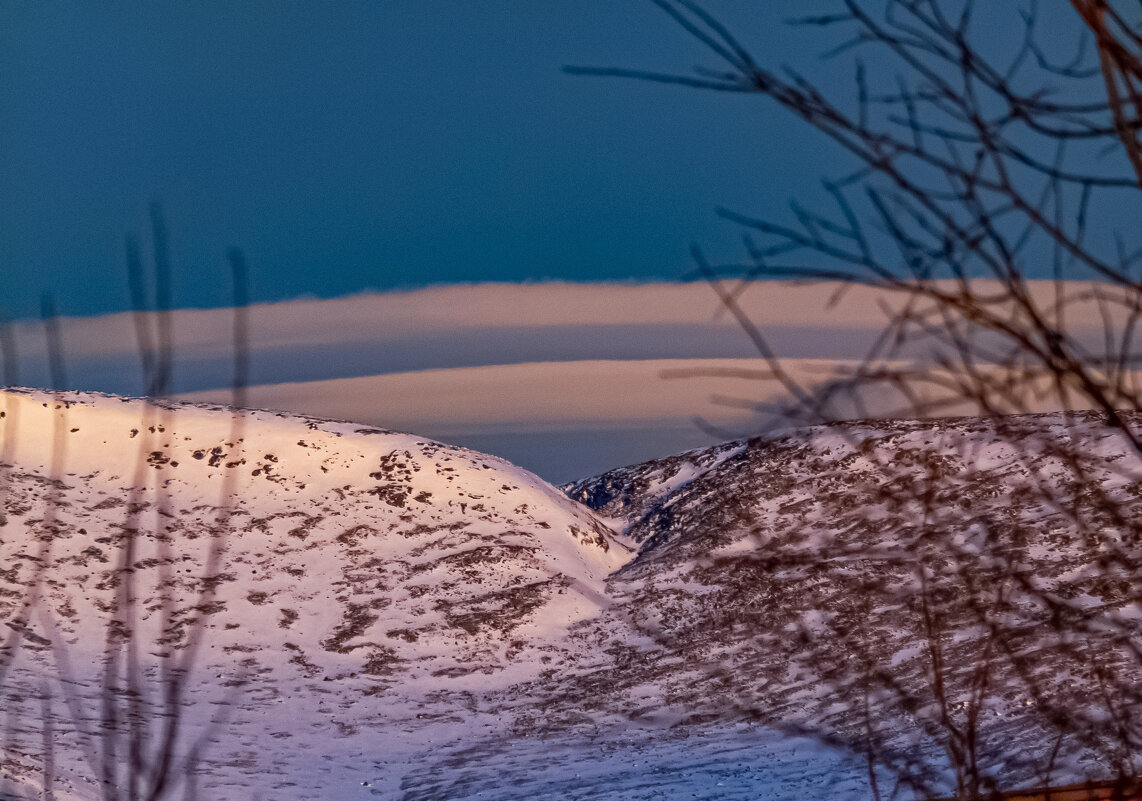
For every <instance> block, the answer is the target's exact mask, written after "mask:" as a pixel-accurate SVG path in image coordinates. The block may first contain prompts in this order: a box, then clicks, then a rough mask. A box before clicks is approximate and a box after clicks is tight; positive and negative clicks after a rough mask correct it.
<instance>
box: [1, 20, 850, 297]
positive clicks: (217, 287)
mask: <svg viewBox="0 0 1142 801" xmlns="http://www.w3.org/2000/svg"><path fill="white" fill-rule="evenodd" d="M711 5H712V6H713V7H715V8H717V10H721V11H724V12H725V13H726V14H727V16H728V17H730V18H731V19H733V18H735V17H736V18H737V22H739V23H740V24H741V26H742V27H743V29H744V31H745V32H747V33H749V34H750V35H751V36H752V37H754V38H761V39H762V40H764V41H766V42H767V46H772V45H780V46H781V47H783V48H784V47H786V45H787V44H788V41H787V39H785V38H784V37H774V36H772V35H770V34H769V31H770V29H771V28H772V27H773V26H776V25H779V21H780V19H781V16H782V14H781V13H780V12H779V11H778V10H776V9H775V10H772V11H768V12H764V11H763V12H762V13H761V14H758V13H757V9H752V10H751V13H750V14H749V15H743V14H741V9H740V7H739V8H738V9H736V11H737V13H736V14H735V13H733V12H734V10H735V9H734V4H730V3H713V4H711ZM721 6H724V8H720V7H721ZM782 53H785V54H786V55H792V53H791V52H787V51H785V50H783V51H782ZM699 58H700V54H699V53H698V52H697V50H696V48H695V46H694V45H693V43H692V42H690V41H689V40H688V38H687V36H686V35H685V34H684V33H683V32H682V31H681V30H680V29H678V28H677V26H675V25H674V24H673V23H672V22H671V21H670V20H669V18H667V17H666V16H665V15H664V14H662V13H661V12H660V11H658V10H657V9H656V8H654V7H653V5H651V4H650V3H649V2H647V3H640V2H632V3H598V2H590V3H581V2H570V1H569V0H568V1H563V0H560V1H556V0H545V1H544V2H535V3H532V2H528V3H523V2H515V3H479V4H474V3H467V2H459V1H455V2H451V1H446V0H427V2H426V1H425V0H417V1H416V2H410V1H407V0H398V1H397V2H385V3H371V2H339V3H320V4H307V3H284V4H283V3H269V2H242V3H229V2H226V3H222V2H212V1H211V0H205V1H204V2H195V3H189V4H185V3H184V4H171V3H143V2H124V3H117V4H115V5H114V6H107V5H90V4H79V3H71V2H62V3H58V4H57V3H52V4H45V3H36V2H11V3H5V4H3V5H2V6H0V219H3V221H4V223H3V224H2V225H0V259H2V266H3V273H4V279H5V280H4V283H5V291H4V305H5V306H6V309H5V311H6V312H7V314H8V316H10V317H14V318H21V317H28V316H34V315H36V314H38V313H39V304H40V297H41V295H42V294H43V293H45V292H51V293H53V294H54V296H55V298H56V301H57V304H58V306H59V309H60V311H61V313H65V314H80V315H89V314H97V313H105V312H114V311H118V310H121V309H124V308H126V307H127V306H128V303H129V300H128V288H127V280H126V271H125V267H124V255H123V254H124V238H125V236H126V235H127V234H128V233H136V234H139V235H140V237H141V238H142V239H143V242H144V243H146V241H147V231H148V226H149V222H148V206H149V204H150V203H151V202H152V201H154V200H157V201H159V202H160V203H161V204H162V207H163V209H164V213H165V217H166V219H167V224H168V227H169V229H170V241H171V251H172V256H173V260H174V267H175V273H174V305H176V306H191V307H210V306H220V305H227V304H229V303H230V300H231V298H230V294H229V288H228V286H229V278H228V273H227V267H226V259H225V252H226V249H227V248H228V247H231V246H240V247H241V248H243V250H244V251H245V253H246V255H247V258H248V260H249V262H250V264H251V291H252V293H253V299H254V300H256V301H258V300H262V301H274V300H282V299H287V298H293V297H298V296H303V295H313V296H318V297H334V296H339V295H343V294H347V293H352V292H357V291H362V290H366V289H381V290H383V289H390V288H394V287H415V286H424V285H430V284H436V283H450V282H468V281H487V280H495V281H522V280H541V279H545V278H560V279H566V280H576V281H588V280H591V281H593V280H608V279H630V278H635V279H651V278H667V279H675V278H677V277H679V276H680V275H682V274H683V273H685V272H687V271H688V270H690V269H691V265H690V264H689V262H688V256H687V248H688V244H689V242H690V241H691V240H695V239H708V238H712V237H713V236H714V235H715V234H716V233H717V232H718V231H719V230H722V229H727V228H730V227H731V226H729V225H728V224H726V223H719V222H718V221H717V220H716V219H715V217H714V214H713V208H714V206H715V204H717V203H725V204H729V205H738V206H745V205H747V201H748V200H749V199H750V198H752V197H755V196H756V194H757V193H758V188H759V186H763V185H765V184H766V183H769V182H771V181H772V182H775V183H777V184H790V183H791V182H792V178H793V176H795V175H796V174H798V173H800V172H805V171H811V172H814V173H817V172H820V171H821V170H822V169H829V168H832V167H834V166H835V164H831V163H829V162H828V160H827V159H822V158H821V157H820V156H819V154H816V153H808V152H804V151H801V152H780V151H779V150H777V149H776V145H777V143H778V141H779V137H775V136H773V135H771V134H770V133H768V132H767V127H768V126H767V114H768V113H769V112H771V111H772V110H771V109H770V110H768V111H767V110H765V109H763V108H761V106H760V104H759V103H757V102H756V101H754V102H748V101H744V100H743V99H742V98H732V99H730V100H729V102H727V99H726V98H725V97H721V98H716V97H712V96H708V95H703V94H701V93H696V92H694V93H688V94H687V95H686V97H684V98H683V97H681V96H680V93H679V92H678V91H677V90H672V89H670V88H669V87H660V86H652V85H649V84H636V83H634V82H624V81H607V80H600V79H591V78H583V77H574V76H571V75H567V74H565V73H563V72H562V67H563V66H564V65H567V64H612V63H628V64H657V65H658V66H660V67H663V68H669V67H675V66H679V65H681V66H682V67H683V68H688V66H689V63H690V62H691V61H697V60H699ZM747 132H749V133H747ZM759 146H760V147H759ZM771 150H772V151H773V152H772V157H771V156H770V155H769V153H770V151H771ZM144 249H145V248H144Z"/></svg>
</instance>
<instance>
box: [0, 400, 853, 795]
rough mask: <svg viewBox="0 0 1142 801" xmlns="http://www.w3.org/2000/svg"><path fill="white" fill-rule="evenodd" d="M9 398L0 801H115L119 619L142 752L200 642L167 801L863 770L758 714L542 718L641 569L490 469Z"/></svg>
mask: <svg viewBox="0 0 1142 801" xmlns="http://www.w3.org/2000/svg"><path fill="white" fill-rule="evenodd" d="M0 411H2V413H3V416H2V417H0V441H2V448H3V458H2V459H0V461H2V462H3V464H4V468H3V476H2V479H3V485H2V488H0V491H2V493H3V496H2V497H3V500H4V507H5V508H4V518H3V523H4V525H3V526H0V617H2V618H3V619H4V620H5V621H6V622H7V625H8V629H7V630H5V634H6V635H7V636H8V639H7V640H6V641H5V646H6V647H5V654H6V655H12V654H14V660H13V661H12V663H11V669H10V670H9V671H8V672H7V674H6V675H4V676H3V677H2V678H0V696H2V697H3V701H2V705H3V714H0V726H3V727H4V733H3V735H2V738H3V740H2V748H3V754H4V759H3V762H2V763H0V797H3V798H40V797H47V796H48V795H49V794H50V796H51V797H53V798H55V799H56V800H57V801H87V800H88V799H96V798H102V797H103V796H102V793H101V790H100V783H101V778H100V777H101V774H100V760H101V758H102V751H101V750H100V749H101V748H105V747H106V744H107V742H108V738H106V737H103V738H101V737H98V736H96V732H100V731H105V730H106V721H105V720H103V719H102V718H101V716H102V715H104V714H105V707H104V706H103V702H104V701H105V700H106V698H107V697H108V694H109V693H110V694H111V695H112V696H114V697H116V698H118V699H120V700H122V699H124V698H126V697H127V696H126V695H125V694H124V692H123V690H124V687H123V683H122V681H118V682H115V681H113V682H111V683H110V685H108V684H106V683H105V681H106V680H105V677H104V674H103V669H104V664H105V660H106V653H107V651H106V648H107V646H106V643H107V640H108V637H109V631H110V629H109V628H108V623H109V621H110V620H112V619H118V620H120V621H122V628H123V629H129V630H131V632H132V636H133V642H135V643H137V644H138V646H139V654H138V672H137V675H138V680H139V688H138V689H139V692H140V695H139V698H140V699H141V701H140V704H141V706H140V707H139V711H140V713H141V719H142V720H143V725H144V726H145V727H146V728H145V732H146V735H145V737H144V739H143V748H144V751H145V755H146V759H147V760H149V763H148V764H153V763H154V762H155V761H156V760H157V759H158V754H159V753H160V749H159V748H158V745H157V744H158V743H159V742H160V740H161V735H162V734H163V732H164V726H165V725H166V724H167V723H168V722H169V719H170V716H169V708H168V707H166V706H164V704H163V702H162V695H161V692H162V688H163V686H164V676H165V675H166V673H165V672H164V671H165V670H166V669H167V668H169V667H170V666H171V665H173V664H182V663H181V662H179V661H178V660H181V659H185V658H186V656H187V654H188V652H189V650H190V649H189V648H188V646H187V643H188V641H191V640H193V639H194V638H195V637H197V636H198V635H199V634H201V642H200V644H199V645H198V646H197V651H196V654H197V656H196V658H195V659H194V661H193V663H192V664H191V666H190V672H189V676H190V678H189V682H188V684H187V686H186V690H185V694H184V697H182V698H180V701H179V705H178V707H179V709H180V710H181V711H182V715H183V717H182V719H181V723H180V729H179V736H178V738H177V740H176V746H175V748H174V750H173V757H174V760H175V771H174V773H175V777H176V778H175V781H174V783H173V786H172V787H171V795H170V797H179V798H181V797H183V793H184V791H190V790H194V791H195V792H196V793H197V795H196V797H199V798H209V799H217V800H218V801H226V799H235V800H238V799H242V800H243V801H244V800H245V799H258V798H264V799H270V798H273V799H294V798H296V799H330V800H331V801H332V800H334V799H337V800H339V799H345V798H356V797H380V798H391V799H437V798H477V797H481V798H503V799H508V798H521V799H522V798H545V797H551V798H554V797H560V798H600V799H605V798H624V799H625V798H739V797H740V798H746V797H755V796H756V793H757V790H758V788H759V787H762V786H764V787H767V788H773V787H786V788H787V790H788V792H786V791H780V792H776V795H775V796H774V797H781V795H782V793H783V792H784V793H785V796H786V797H790V798H792V797H796V796H797V794H798V792H799V788H801V787H802V785H803V783H804V780H805V776H811V777H817V779H818V780H819V781H823V782H825V783H826V784H828V785H829V786H833V785H834V784H835V783H836V782H838V781H840V782H842V783H844V782H846V781H849V779H847V778H846V777H847V776H849V775H850V774H851V773H852V771H851V770H849V769H848V768H846V767H845V765H846V763H845V761H844V759H843V758H842V757H841V756H839V755H837V754H835V753H833V752H831V751H828V750H827V749H824V748H822V747H820V746H817V745H814V744H812V743H810V742H808V741H797V740H790V739H789V738H786V737H784V736H783V735H780V734H778V733H776V732H774V731H772V730H770V729H767V728H765V727H762V726H756V725H754V726H746V727H745V728H741V727H739V728H738V729H734V728H733V727H729V728H727V727H724V726H708V727H704V728H703V727H691V728H688V729H685V730H679V729H676V728H672V727H671V726H670V724H671V723H672V722H673V721H672V720H671V719H669V718H668V717H667V718H663V719H661V720H656V719H649V718H648V719H645V720H643V721H642V722H640V723H637V724H632V723H630V722H629V721H628V720H626V719H625V718H624V717H623V716H622V715H616V714H610V713H606V712H605V711H595V712H592V713H590V714H589V715H588V716H587V717H584V718H582V719H580V720H577V721H576V723H575V725H573V726H569V727H565V728H558V727H554V728H553V727H543V726H534V725H532V724H530V723H528V722H527V721H529V720H531V719H533V718H534V717H535V716H536V715H537V714H539V715H540V716H542V709H541V708H537V707H536V703H537V699H536V698H534V697H532V695H530V694H529V693H530V690H529V689H528V688H529V687H532V686H535V685H536V684H537V683H538V684H539V685H543V683H544V682H548V683H550V682H551V681H552V680H554V681H556V682H558V680H559V672H560V671H563V670H567V671H569V672H571V671H575V672H578V673H583V672H584V671H586V672H589V671H590V670H591V669H593V667H595V668H597V667H598V666H599V665H602V664H604V663H605V662H606V658H605V656H604V655H602V654H599V653H597V652H595V651H594V650H593V645H592V641H590V640H589V639H587V638H585V637H583V636H582V635H581V634H576V630H577V627H578V628H581V627H582V624H584V622H586V621H590V620H592V619H594V618H597V617H598V616H600V614H601V612H602V611H603V610H604V609H605V608H606V607H607V606H608V605H609V604H610V601H609V599H608V596H607V587H606V578H607V576H608V575H609V574H611V573H612V572H613V571H615V570H616V569H617V568H619V567H621V566H622V565H624V564H625V563H627V561H628V560H629V559H630V558H631V557H632V555H633V554H632V553H631V552H630V551H629V549H628V548H626V547H624V546H623V545H621V544H620V543H619V542H618V541H617V540H616V539H615V536H614V535H613V533H612V532H611V531H610V530H609V529H608V528H607V526H606V525H605V523H604V522H603V521H602V520H601V519H600V518H599V517H598V516H597V515H596V514H595V513H593V512H591V511H590V510H589V509H587V508H586V507H584V506H582V505H580V504H578V503H576V502H574V501H572V500H570V499H569V498H567V497H566V496H565V495H564V494H563V493H562V492H560V491H559V490H558V489H556V488H554V487H552V486H550V485H549V484H547V483H545V482H544V481H542V480H541V479H539V478H537V477H536V476H534V475H532V474H530V473H528V472H526V471H524V470H521V469H519V468H517V467H514V466H512V465H510V464H508V463H506V462H504V461H502V460H500V459H497V458H495V457H491V456H487V455H484V454H479V453H475V452H472V451H468V450H465V449H462V448H454V447H451V446H447V445H442V444H440V443H436V442H432V441H429V440H426V439H423V438H419V437H416V436H412V435H409V434H400V433H393V432H389V431H381V430H377V429H370V428H362V427H361V426H358V425H354V424H351V423H342V422H330V421H325V420H316V419H312V418H306V417H299V416H293V415H287V414H279V413H272V412H243V413H241V414H234V413H232V412H230V411H229V410H227V409H224V408H222V407H210V406H203V405H186V404H155V403H151V402H145V401H142V400H137V399H127V398H120V397H115V396H109V395H98V394H87V393H84V394H80V393H66V394H52V393H46V392H41V391H25V390H9V391H5V392H4V393H2V394H0ZM132 532H137V534H134V535H133V536H132ZM128 545H129V546H130V547H132V548H134V551H133V553H131V555H130V558H129V559H128V560H126V561H121V560H123V559H124V553H125V552H126V551H125V549H126V548H127V547H128ZM214 548H218V549H219V550H218V552H217V554H216V555H217V557H218V558H217V560H216V561H213V562H212V561H211V552H212V549H214ZM126 581H131V582H133V585H132V586H133V591H132V592H131V593H130V596H129V603H131V604H133V606H132V607H130V609H125V608H124V603H125V601H124V598H125V597H126V596H123V595H119V594H118V593H119V592H120V590H121V588H122V587H124V586H126V585H125V584H124V582H126ZM36 587H38V588H39V590H38V591H34V588H36ZM204 587H205V588H213V591H212V592H213V594H210V593H209V592H208V593H207V594H206V595H203V594H202V592H203V589H204ZM164 599H167V600H166V602H164ZM132 610H133V611H132ZM199 627H201V628H199ZM119 642H124V640H119ZM118 653H120V654H125V653H126V651H125V650H123V649H120V650H119V651H118ZM592 666H593V667H592ZM109 687H110V689H108V688H109ZM652 692H653V690H652ZM118 725H119V727H120V728H119V730H121V731H126V730H127V729H128V728H129V727H128V725H127V724H126V723H124V722H123V721H120V723H119V724H118ZM49 743H50V745H49ZM195 749H201V755H200V758H198V759H191V756H192V754H194V753H195ZM113 760H117V761H118V764H119V765H120V766H122V765H123V763H124V761H125V760H126V756H125V754H124V753H123V752H122V750H121V751H120V752H119V753H118V754H117V755H114V756H113ZM45 761H48V762H51V763H54V768H53V769H52V770H51V772H50V782H49V785H48V786H46V787H45V786H44V779H43V776H44V772H43V771H42V769H41V768H42V765H43V763H44V762H45ZM838 771H839V772H838ZM855 775H857V776H859V771H857V772H856V774H855ZM838 777H839V778H838ZM845 786H849V787H850V789H851V788H852V787H853V786H855V785H845Z"/></svg>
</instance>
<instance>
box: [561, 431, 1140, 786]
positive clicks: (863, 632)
mask: <svg viewBox="0 0 1142 801" xmlns="http://www.w3.org/2000/svg"><path fill="white" fill-rule="evenodd" d="M1137 422H1139V421H1137V420H1134V421H1133V423H1135V424H1136V423H1137ZM1139 468H1140V465H1139V454H1138V452H1137V451H1136V450H1135V448H1134V446H1133V444H1132V443H1131V442H1130V441H1129V440H1128V438H1127V437H1126V436H1124V435H1123V434H1122V433H1121V432H1116V431H1114V430H1112V429H1110V428H1108V427H1107V426H1106V425H1105V424H1104V423H1103V422H1102V421H1101V420H1100V419H1099V418H1098V417H1097V416H1096V415H1094V414H1093V413H1087V414H1075V415H1027V416H1022V417H1011V418H1000V419H999V420H998V421H991V420H984V419H979V418H958V419H946V420H940V421H875V422H867V421H864V422H854V423H845V424H837V425H832V426H826V427H820V428H812V429H807V430H804V431H800V432H797V433H795V434H793V435H789V436H784V437H781V438H777V439H770V440H764V439H757V440H749V441H741V442H736V443H727V444H725V445H721V446H717V447H714V448H709V449H705V450H698V451H692V452H689V453H686V454H681V455H678V456H675V457H671V458H668V459H662V460H656V461H652V462H647V463H645V464H640V465H634V466H631V467H626V468H620V469H617V470H613V471H610V472H608V473H605V474H603V475H601V476H597V477H595V478H592V479H587V480H584V481H580V482H576V483H574V484H571V485H568V486H566V487H565V488H564V489H565V490H566V491H567V492H568V494H569V495H570V496H571V497H573V498H575V499H577V500H580V501H582V502H583V503H585V504H587V505H588V506H590V507H592V508H593V509H595V510H596V511H597V512H598V513H600V514H601V515H603V516H604V517H606V518H607V519H608V520H609V522H610V523H611V525H612V527H613V528H615V529H616V530H617V531H622V532H624V533H625V534H626V536H627V537H629V538H630V540H631V541H633V542H634V543H637V544H638V547H639V553H638V555H637V556H636V557H635V558H634V559H632V560H631V561H630V562H628V563H627V564H626V565H624V566H623V567H622V568H620V569H619V570H618V571H617V572H616V573H615V574H613V575H612V577H611V579H610V589H611V592H612V595H613V597H615V599H616V601H617V602H616V604H615V605H614V606H613V607H612V608H611V609H610V610H608V612H606V613H605V614H608V615H615V614H616V612H615V610H621V617H622V618H623V619H624V620H625V621H626V622H627V623H628V624H630V625H631V626H632V627H633V628H635V629H636V630H638V631H640V632H642V633H644V635H645V636H647V637H649V638H650V639H651V640H652V641H653V642H654V645H653V646H651V647H648V648H645V649H640V650H637V655H635V654H636V649H627V652H628V653H629V654H631V659H633V660H636V661H637V663H638V664H639V667H638V669H637V670H636V671H634V673H635V675H638V677H639V679H638V681H639V682H646V681H655V682H657V686H659V687H660V688H662V693H663V698H666V699H670V700H671V703H672V704H673V705H674V706H675V708H676V709H677V710H678V714H679V715H680V716H681V717H687V716H688V717H689V718H690V719H695V720H699V719H703V718H704V717H705V716H711V717H718V716H725V717H730V718H732V717H736V716H747V717H749V716H755V717H756V718H758V719H760V720H763V721H766V722H768V723H773V724H777V725H790V724H799V725H808V726H811V727H813V728H815V729H817V730H818V731H825V732H829V733H831V735H833V736H835V737H837V738H839V739H840V740H841V741H845V742H849V743H850V744H852V747H854V748H855V749H856V750H857V751H858V752H860V751H862V750H863V751H867V750H868V749H869V748H870V747H871V748H873V749H874V750H875V751H876V752H878V753H879V754H880V755H881V756H882V758H883V760H884V761H885V762H887V763H891V764H894V765H895V767H896V768H897V769H899V771H900V772H902V773H907V774H908V775H910V776H913V777H914V776H915V775H916V774H917V773H918V772H920V771H919V767H918V766H916V765H914V764H911V763H910V760H913V759H917V758H918V755H923V754H926V755H927V756H926V758H927V759H929V760H931V761H932V763H933V764H934V765H938V766H941V767H942V768H944V769H945V770H944V771H943V775H939V774H940V773H941V771H940V770H931V771H928V772H927V774H928V775H925V776H924V780H925V781H930V782H932V786H933V787H935V788H938V785H939V784H940V783H941V782H942V781H946V780H947V779H948V775H949V773H948V771H947V769H948V767H949V761H953V760H949V759H948V757H947V751H948V748H949V747H951V746H950V745H949V743H950V742H951V741H952V740H954V739H955V738H956V737H960V736H966V734H965V733H967V734H970V736H971V737H972V738H974V740H973V743H974V745H973V746H972V748H974V749H977V751H978V756H979V759H980V764H981V772H982V773H983V774H984V775H985V776H993V777H995V778H996V779H997V780H999V781H1000V784H1001V786H1007V787H1010V786H1012V785H1013V784H1022V785H1026V784H1028V783H1035V782H1039V783H1057V781H1058V779H1059V778H1060V777H1061V776H1075V775H1079V776H1081V775H1083V774H1084V772H1090V773H1094V774H1099V773H1100V772H1101V773H1103V774H1104V775H1106V774H1111V773H1113V771H1114V770H1115V767H1113V766H1115V765H1116V764H1117V762H1116V760H1120V759H1127V761H1128V762H1129V763H1130V764H1131V765H1132V767H1131V770H1136V769H1137V767H1136V763H1137V760H1138V758H1139V751H1138V749H1137V743H1138V742H1139V740H1138V739H1136V738H1137V734H1138V732H1139V731H1140V730H1139V729H1138V723H1139V712H1140V709H1139V703H1138V702H1139V699H1140V697H1142V696H1140V690H1142V683H1140V677H1142V670H1140V664H1139V657H1138V652H1137V645H1138V643H1139V642H1140V641H1142V629H1140V627H1139V618H1140V616H1139V609H1142V605H1140V603H1139V601H1140V597H1139V590H1138V586H1137V584H1138V583H1137V580H1136V579H1137V576H1138V575H1139V568H1140V566H1142V551H1140V550H1139V548H1140V545H1142V538H1140V536H1139V535H1140V531H1139V526H1138V523H1137V522H1136V521H1137V520H1138V511H1139V509H1138V504H1139V497H1140V496H1142V480H1140V478H1142V470H1140V469H1139ZM604 628H607V627H604ZM610 628H613V627H610ZM612 642H613V647H614V648H615V649H623V648H624V647H625V646H624V644H622V643H618V642H617V641H612ZM619 673H620V674H621V671H620V672H619ZM616 680H617V681H618V682H620V683H622V678H621V676H620V675H616ZM628 684H629V685H630V686H632V689H633V682H629V683H628ZM1108 716H1111V717H1117V718H1118V719H1120V720H1122V721H1123V722H1124V723H1123V725H1124V729H1123V731H1125V730H1126V729H1129V731H1130V733H1129V735H1128V736H1127V735H1124V736H1123V737H1124V738H1125V739H1126V740H1127V741H1128V743H1127V744H1126V745H1125V752H1124V751H1123V748H1124V743H1123V742H1122V739H1123V738H1120V737H1119V736H1117V735H1116V734H1113V733H1111V732H1110V731H1109V728H1110V727H1108V726H1106V725H1105V722H1106V721H1107V720H1108V719H1110V718H1108ZM1120 733H1121V732H1120ZM1013 743H1018V747H1013V745H1012V744H1013ZM1124 753H1125V756H1124ZM932 754H940V755H941V756H940V757H939V758H938V759H934V760H933V759H932V757H931V755H932ZM945 786H946V785H945Z"/></svg>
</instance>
